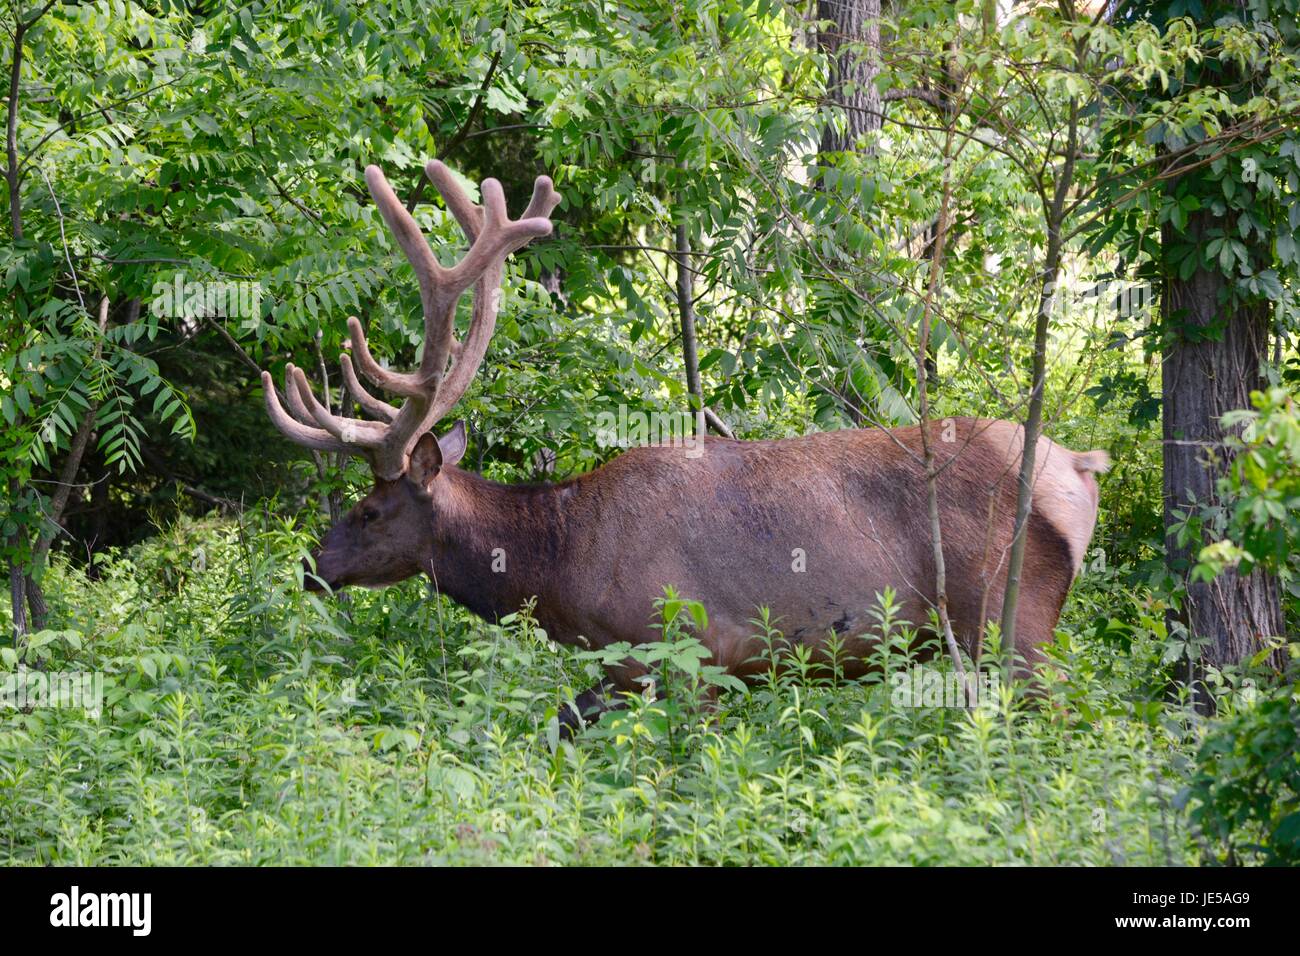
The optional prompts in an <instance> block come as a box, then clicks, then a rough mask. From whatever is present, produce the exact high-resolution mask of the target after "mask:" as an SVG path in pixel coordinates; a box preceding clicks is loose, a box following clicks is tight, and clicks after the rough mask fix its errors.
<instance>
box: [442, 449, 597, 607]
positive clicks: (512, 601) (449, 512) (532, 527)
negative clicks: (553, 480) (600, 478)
mask: <svg viewBox="0 0 1300 956" xmlns="http://www.w3.org/2000/svg"><path fill="white" fill-rule="evenodd" d="M436 483H437V485H438V487H437V489H436V494H435V499H434V506H433V508H434V513H433V515H432V521H433V538H434V544H433V554H432V555H430V566H431V568H432V576H433V578H434V583H435V585H436V587H437V588H438V590H439V591H440V592H441V593H443V594H446V595H447V596H448V597H450V598H451V599H452V600H454V601H456V602H457V603H458V604H461V605H463V606H464V607H466V608H468V609H469V610H471V611H473V612H474V613H475V614H477V615H479V616H480V617H482V618H484V619H485V620H489V621H493V620H497V619H499V618H502V617H504V616H505V615H507V614H511V613H513V612H515V611H518V610H519V608H520V607H521V606H522V605H523V604H524V603H525V602H527V601H528V599H529V598H531V597H534V596H535V597H537V599H538V618H539V621H540V622H541V623H542V625H543V626H546V617H547V609H548V608H549V607H552V606H556V605H555V604H554V603H553V601H554V599H555V596H556V595H559V594H563V592H564V588H565V586H566V585H565V565H564V556H565V553H566V551H567V549H568V544H569V541H568V534H567V531H566V522H565V516H564V511H563V502H564V500H565V499H566V498H567V497H569V496H570V495H571V494H572V490H573V486H574V482H565V483H563V484H558V485H502V484H497V483H496V482H493V481H489V480H487V479H486V478H482V477H480V476H478V475H475V474H473V473H471V472H467V471H461V470H460V469H459V468H447V469H445V470H444V472H443V473H442V474H441V475H439V477H438V478H437V482H436ZM497 549H500V550H497ZM494 552H495V553H494ZM503 561H504V570H494V565H495V567H496V568H500V567H501V565H502V562H503Z"/></svg>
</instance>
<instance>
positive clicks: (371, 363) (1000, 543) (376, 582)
mask: <svg viewBox="0 0 1300 956" xmlns="http://www.w3.org/2000/svg"><path fill="white" fill-rule="evenodd" d="M426 173H427V174H428V176H429V178H430V180H432V182H433V184H434V186H435V187H436V188H437V189H438V191H439V192H440V193H441V194H442V197H443V200H444V201H445V203H446V205H447V208H448V209H449V210H450V212H451V214H452V215H453V216H455V218H456V220H457V222H458V223H459V224H460V227H461V229H462V230H463V231H464V233H465V236H466V238H467V239H468V241H469V251H468V252H467V253H466V254H465V256H464V258H463V259H461V260H460V262H458V263H457V264H456V265H455V266H452V267H451V268H445V267H443V266H441V265H440V264H439V263H438V262H437V260H436V259H435V258H434V255H433V253H432V252H431V251H430V248H429V245H428V243H427V242H426V240H425V238H424V236H423V234H422V233H421V231H420V229H419V227H418V226H417V225H416V223H415V221H414V220H413V219H412V218H411V215H410V214H409V213H408V212H407V210H406V208H405V207H404V206H403V205H402V203H401V202H400V201H399V200H398V199H397V197H396V196H395V195H394V193H393V190H392V189H391V188H390V186H389V185H388V182H387V180H386V179H385V178H384V175H383V173H382V172H381V171H380V170H379V169H378V168H377V167H374V166H371V167H369V168H367V169H366V174H365V175H366V182H367V184H368V185H369V188H370V192H371V195H372V196H373V197H374V200H375V203H376V204H377V206H378V208H379V212H380V214H381V215H382V216H383V219H384V221H385V223H386V224H387V226H388V228H389V229H390V230H391V232H392V234H393V235H394V237H395V238H396V240H397V243H398V245H400V247H401V248H402V251H403V252H404V253H405V255H406V258H407V259H408V260H409V261H410V263H411V266H412V268H413V269H414V270H415V275H416V278H417V279H418V281H419V287H420V298H421V302H422V304H423V311H424V351H423V355H422V357H421V360H420V364H419V368H418V369H417V370H416V371H415V372H411V373H401V372H396V371H391V370H389V369H387V368H384V367H383V366H381V365H380V364H379V363H378V362H377V361H375V359H374V358H373V357H372V356H371V354H370V350H369V348H368V346H367V344H366V337H365V333H364V331H363V329H362V327H361V324H360V322H358V320H357V319H356V318H355V317H354V318H350V319H348V330H349V338H350V346H351V348H350V352H351V355H348V354H346V353H345V354H343V355H342V356H341V359H340V361H341V363H342V371H343V379H344V381H345V382H346V384H347V387H348V389H349V391H350V393H351V395H352V396H353V397H354V398H355V400H356V401H357V402H358V403H359V405H360V406H361V408H362V409H363V410H364V411H365V412H366V413H367V414H368V415H369V416H370V417H369V419H367V420H361V419H353V418H341V417H338V416H336V415H334V414H333V413H332V412H331V411H330V409H329V408H328V407H326V406H325V405H324V404H322V403H321V402H320V401H318V400H317V398H316V396H315V395H314V394H313V392H312V389H311V386H310V385H309V384H308V382H307V378H306V376H305V375H304V374H303V372H302V370H301V369H299V368H295V367H294V366H293V365H290V366H288V368H287V369H286V376H285V389H284V395H285V399H286V404H287V405H288V410H287V411H286V409H285V408H284V407H283V405H282V404H281V402H280V401H279V399H278V397H277V394H276V389H275V387H274V385H273V383H272V380H271V376H270V374H269V373H267V372H263V373H262V385H263V389H264V392H265V397H266V407H267V411H268V413H269V415H270V417H271V420H272V422H274V424H275V426H276V427H277V428H278V429H279V430H280V431H281V432H283V433H284V434H285V435H286V436H287V437H288V438H290V439H291V440H293V441H295V442H297V443H298V444H300V445H304V446H306V447H308V448H312V449H317V450H321V451H341V452H350V453H355V454H358V455H362V456H364V457H365V458H367V459H368V461H369V463H370V466H371V469H372V471H373V473H374V479H375V484H374V488H373V490H371V491H370V492H369V494H367V495H366V496H365V497H364V498H363V499H361V501H360V502H359V503H358V504H357V505H356V506H355V507H353V508H352V509H351V511H349V512H348V513H347V515H345V516H344V517H343V518H342V519H341V520H340V521H339V522H338V524H336V525H335V526H334V527H333V528H332V529H331V530H330V531H329V532H328V533H327V534H326V535H325V537H324V539H323V540H322V541H321V543H320V546H319V548H318V549H317V550H316V552H315V554H314V564H315V569H314V570H315V574H314V576H308V577H307V578H306V580H307V586H308V587H312V588H319V587H321V586H322V584H323V585H325V586H328V587H329V588H331V589H337V588H341V587H343V586H346V585H351V584H359V585H365V586H368V587H383V586H385V585H389V584H395V583H397V582H399V581H402V580H405V579H406V578H409V577H412V576H414V575H417V574H427V575H429V576H430V578H431V579H432V581H433V584H434V586H435V588H436V589H437V590H438V591H439V592H440V593H442V594H445V595H447V596H449V597H450V598H452V599H453V600H455V601H457V602H459V603H460V604H462V605H463V606H465V607H466V608H468V609H469V610H470V611H472V612H474V613H475V614H478V615H480V616H482V617H484V618H487V619H494V618H499V617H502V616H504V615H506V614H508V613H511V612H513V611H516V610H518V608H519V607H520V606H521V605H523V604H524V603H526V602H527V601H528V600H530V599H532V598H535V599H536V602H537V603H536V613H537V616H538V620H539V622H540V623H541V625H542V626H543V627H545V628H546V631H547V633H548V634H549V635H550V636H551V637H552V638H553V639H554V640H556V641H559V642H562V643H568V644H579V643H581V644H586V645H589V646H595V647H604V646H607V645H609V644H611V643H614V642H619V641H627V642H631V643H633V644H637V643H643V642H647V641H652V640H655V639H656V637H657V636H658V631H656V630H655V629H653V628H652V626H651V625H652V607H653V603H654V601H655V599H656V598H657V597H660V596H661V595H662V593H663V590H662V589H663V587H664V586H665V585H670V586H672V587H673V588H674V589H676V591H677V592H678V593H680V594H683V595H686V596H689V597H693V598H696V599H699V600H701V601H702V602H703V603H704V604H705V605H706V606H707V608H708V611H709V623H708V627H707V629H706V631H705V633H703V634H702V635H701V639H702V640H703V642H704V644H705V645H706V646H707V648H708V649H709V651H710V652H711V653H712V655H713V659H714V662H715V663H717V664H719V665H721V666H722V667H724V668H725V669H726V670H727V671H728V672H729V673H731V674H734V675H736V676H738V677H740V678H742V679H745V678H748V677H752V676H753V675H755V674H756V673H758V672H759V671H760V670H762V669H763V667H764V665H763V664H762V663H760V662H759V661H758V660H757V654H758V651H759V648H760V639H759V638H758V637H756V636H755V633H754V632H755V627H754V626H753V624H752V623H751V621H752V620H753V619H754V617H755V615H756V609H757V608H758V607H759V606H760V605H762V606H766V607H768V608H769V609H770V612H771V618H772V620H774V621H776V622H777V625H778V627H779V628H780V629H781V630H782V632H783V633H784V634H785V636H786V638H787V639H788V640H789V641H791V642H793V643H798V644H803V645H805V646H807V647H809V649H810V650H812V651H813V652H814V654H816V653H818V652H824V650H825V647H826V644H827V642H828V637H829V636H830V635H838V636H839V640H840V642H841V644H842V647H843V651H844V652H845V653H846V654H847V660H848V664H847V667H846V670H845V673H846V676H848V677H850V678H851V677H853V676H855V675H856V674H859V673H861V672H862V670H863V669H864V668H863V665H862V664H861V663H860V662H861V661H862V660H863V659H864V658H865V657H867V655H868V652H869V651H870V648H871V645H872V641H873V638H872V624H873V618H872V617H871V614H870V612H871V610H872V608H873V606H874V605H875V603H876V600H877V594H878V593H879V592H883V591H884V590H885V588H886V587H892V588H893V589H895V591H896V592H897V593H898V595H899V598H900V603H901V604H902V607H903V613H904V614H905V616H907V618H908V619H909V620H911V621H913V622H918V623H919V622H924V621H925V620H926V619H927V617H928V611H929V609H930V608H931V607H932V606H933V605H934V602H935V574H934V559H933V553H932V548H931V544H930V529H929V523H928V514H927V498H926V495H927V490H926V483H925V478H924V476H925V471H924V467H923V465H922V446H921V436H920V431H919V429H918V428H916V427H912V428H899V429H893V430H886V429H870V430H845V431H835V432H826V433H821V434H813V435H808V436H805V437H802V438H789V439H783V440H780V441H732V440H726V439H720V438H713V437H709V438H706V439H701V440H702V441H703V445H702V446H701V447H702V452H703V453H699V452H700V449H699V448H697V449H695V452H696V453H695V454H690V455H687V454H683V452H682V450H681V449H680V448H674V447H665V446H655V447H640V448H635V449H632V450H629V451H627V452H625V453H624V454H622V455H621V456H619V457H617V458H615V459H614V460H612V461H610V462H609V463H608V464H606V465H604V466H603V467H600V468H598V469H596V470H595V471H593V472H590V473H589V474H585V475H581V476H579V477H576V478H572V479H570V480H568V481H563V482H560V483H558V484H546V485H523V486H517V485H503V484H497V483H495V482H492V481H488V480H486V479H484V478H481V477H479V476H478V475H475V474H473V473H471V472H469V471H464V470H462V469H461V468H459V467H457V466H458V463H459V462H460V460H461V458H462V456H463V455H464V453H465V446H466V436H465V426H464V422H457V423H456V424H455V425H454V426H453V427H452V428H451V429H450V430H449V431H447V432H446V434H444V435H443V436H442V437H441V438H438V437H436V436H435V435H434V434H433V432H432V431H431V429H432V428H433V426H434V425H435V424H436V423H437V422H438V421H439V420H440V419H442V418H443V417H444V416H445V415H446V414H447V413H448V412H449V411H450V410H451V409H452V407H453V406H454V405H455V404H456V402H457V401H458V400H459V399H460V397H461V396H462V395H463V394H464V392H465V389H466V388H467V387H468V385H469V384H470V382H471V380H472V378H473V376H474V374H475V373H476V371H477V370H478V367H479V365H480V364H481V363H482V361H483V356H484V353H485V351H486V349H487V345H488V341H489V339H490V338H491V336H492V331H493V328H494V326H495V323H496V315H497V310H498V307H499V304H500V295H501V291H500V285H501V279H502V273H503V269H504V263H505V259H506V257H507V256H509V255H510V254H511V253H512V252H514V251H516V250H518V249H520V248H522V247H523V246H525V245H526V244H527V243H528V242H529V241H531V240H532V239H535V238H538V237H540V236H545V235H547V234H548V233H550V231H551V222H550V219H549V216H550V214H551V211H552V210H553V209H554V208H555V206H556V204H557V203H559V201H560V197H559V195H558V194H557V193H556V192H555V190H554V188H553V186H552V184H551V181H550V180H549V179H548V178H546V177H544V176H543V177H539V178H538V179H537V182H536V185H535V187H534V190H533V196H532V201H531V202H530V203H529V205H528V208H527V210H525V212H524V214H523V216H522V218H520V219H518V220H511V219H509V218H508V217H507V214H506V206H505V199H504V196H503V193H502V189H501V184H500V183H499V182H497V181H496V180H494V179H487V180H485V181H484V182H483V186H482V198H483V205H482V206H478V205H475V204H474V203H473V202H471V201H470V199H469V198H468V196H467V195H466V194H465V192H464V191H463V190H462V188H461V187H460V186H459V184H458V183H457V182H456V180H455V179H453V178H452V176H451V174H450V172H449V171H448V169H447V168H446V167H445V166H443V165H442V164H441V163H438V162H431V163H429V164H428V165H427V167H426ZM471 287H472V288H473V290H474V293H473V308H472V311H471V318H470V323H469V328H468V331H467V333H466V335H465V337H464V339H463V340H457V338H456V336H455V334H454V333H455V314H456V308H457V302H458V300H459V299H460V298H461V296H462V294H463V293H465V292H466V291H468V290H469V289H470V288H471ZM354 362H355V363H356V365H357V366H359V367H360V371H361V373H362V375H364V376H365V378H367V379H368V380H369V381H370V382H371V383H373V384H374V385H375V386H377V387H378V388H379V389H382V390H383V391H385V392H388V393H390V394H392V395H394V396H398V397H400V398H401V399H402V400H403V401H402V404H401V406H400V407H396V406H394V405H391V404H389V403H388V402H385V401H383V400H381V399H379V398H376V397H375V396H374V395H372V394H371V393H370V392H368V391H367V390H366V389H365V388H364V387H363V386H362V384H361V382H360V381H359V380H358V378H357V374H356V371H355V369H354V367H353V363H354ZM930 427H931V428H932V429H933V431H932V432H931V436H930V437H931V443H932V446H933V447H934V448H935V449H936V456H937V465H938V468H939V478H938V483H937V488H938V497H939V508H940V516H941V522H942V527H943V533H944V542H945V554H946V564H947V580H948V606H949V614H950V619H951V621H952V623H953V627H954V630H955V631H956V633H957V634H958V635H959V636H960V637H961V638H962V639H963V640H965V641H967V645H968V648H969V644H970V642H971V641H972V640H973V639H974V637H975V635H977V634H979V633H980V631H981V622H982V621H983V620H986V619H996V618H997V617H998V616H999V615H1000V612H1001V596H1002V591H1003V587H1004V584H1005V578H1006V566H1005V565H1006V560H1005V558H1006V555H1007V552H1008V549H1009V546H1010V543H1011V538H1012V528H1013V523H1014V514H1015V508H1016V487H1017V483H1018V482H1017V477H1016V475H1017V471H1018V469H1019V466H1020V446H1021V444H1022V442H1023V438H1022V435H1023V432H1022V430H1021V428H1020V426H1018V425H1016V424H1014V423H1011V422H1006V421H991V420H981V419H948V420H945V421H944V422H934V423H931V425H930ZM1036 462H1037V465H1036V480H1035V483H1034V490H1033V496H1032V512H1031V517H1030V519H1029V524H1028V530H1027V539H1026V547H1025V560H1024V572H1023V577H1022V579H1023V581H1024V587H1023V588H1022V597H1021V600H1020V604H1019V608H1018V611H1017V617H1016V622H1017V624H1016V642H1017V651H1018V653H1019V654H1021V655H1022V656H1023V657H1024V658H1025V659H1026V660H1027V661H1028V662H1030V663H1031V664H1032V663H1033V662H1035V661H1037V660H1038V658H1039V651H1038V647H1039V646H1040V645H1041V644H1042V643H1043V642H1044V641H1046V640H1048V639H1049V638H1050V636H1051V633H1052V629H1053V627H1054V626H1055V625H1056V622H1057V619H1058V617H1059V615H1060V611H1061V605H1062V603H1063V602H1064V600H1065V596H1066V592H1067V591H1068V590H1069V587H1070V585H1071V583H1072V581H1073V578H1074V576H1075V575H1076V574H1077V573H1078V571H1079V568H1080V565H1081V563H1082V561H1083V556H1084V552H1085V549H1086V548H1087V545H1088V541H1089V538H1090V537H1091V535H1092V531H1093V526H1094V524H1095V523H1096V517H1097V494H1098V492H1097V484H1096V481H1095V479H1094V478H1093V473H1095V472H1101V471H1104V470H1105V468H1106V464H1107V460H1106V455H1105V453H1104V452H1086V453H1079V452H1073V451H1069V450H1068V449H1066V448H1063V447H1062V446H1060V445H1058V444H1056V443H1054V442H1052V441H1050V440H1049V439H1047V438H1041V439H1039V444H1038V448H1037V454H1036ZM501 558H504V568H503V567H502V565H501V561H500V559H501ZM854 662H858V663H854ZM641 676H642V674H640V673H638V672H637V669H636V668H635V667H634V666H632V665H631V664H628V665H626V666H622V667H618V668H613V669H611V671H610V672H609V673H608V674H607V676H606V679H605V680H604V681H603V682H602V684H601V685H600V686H598V687H596V688H593V689H592V690H590V691H588V692H586V693H585V694H583V695H582V696H581V697H580V698H579V700H578V706H579V709H580V711H581V712H582V713H583V714H584V715H589V714H590V713H592V712H593V711H597V710H599V709H601V708H603V707H604V706H607V702H606V698H605V694H606V693H607V692H608V691H610V690H617V691H638V690H639V689H640V685H639V682H638V679H639V678H640V677H641ZM566 718H567V719H569V720H573V719H574V715H573V714H566Z"/></svg>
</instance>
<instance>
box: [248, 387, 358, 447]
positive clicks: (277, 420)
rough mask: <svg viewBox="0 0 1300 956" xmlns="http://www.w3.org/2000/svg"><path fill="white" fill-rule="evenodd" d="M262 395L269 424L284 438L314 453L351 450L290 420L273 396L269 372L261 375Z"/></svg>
mask: <svg viewBox="0 0 1300 956" xmlns="http://www.w3.org/2000/svg"><path fill="white" fill-rule="evenodd" d="M262 394H263V396H264V397H265V398H266V414H267V415H268V416H269V417H270V419H271V424H273V425H274V426H275V427H276V428H278V429H279V430H280V432H281V434H283V435H284V437H285V438H288V439H289V440H290V441H292V442H295V443H297V444H299V445H303V446H304V447H307V448H312V449H315V450H316V451H352V450H353V449H350V448H349V447H348V446H347V445H345V444H344V443H343V442H341V441H339V440H338V439H337V438H335V437H334V436H333V435H331V434H329V432H326V431H322V430H321V429H319V428H312V427H310V426H308V425H304V424H302V423H301V422H299V421H296V420H294V419H293V418H291V417H290V416H289V414H288V413H287V412H286V411H285V410H284V407H283V406H282V405H281V404H280V399H279V397H278V396H277V395H276V394H275V382H274V381H272V379H271V373H270V372H263V373H262Z"/></svg>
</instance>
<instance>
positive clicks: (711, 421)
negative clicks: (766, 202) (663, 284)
mask: <svg viewBox="0 0 1300 956" xmlns="http://www.w3.org/2000/svg"><path fill="white" fill-rule="evenodd" d="M673 260H674V264H675V265H676V268H677V315H678V318H679V320H680V322H681V331H682V360H683V363H684V364H685V366H686V390H687V391H688V392H689V393H690V394H691V396H692V399H693V403H692V404H693V407H692V409H691V412H692V413H693V414H694V413H695V412H696V411H697V410H698V411H701V412H703V415H704V422H705V424H706V425H707V426H708V427H709V428H712V429H713V430H714V431H715V432H717V433H718V434H719V435H722V436H724V437H726V438H734V437H735V435H733V434H732V432H731V429H730V428H728V427H727V423H726V422H724V421H723V420H722V419H721V418H719V417H718V414H717V413H716V412H715V411H714V410H713V409H711V408H708V407H706V406H705V404H704V386H703V385H702V384H701V383H700V350H699V344H698V340H697V338H696V334H695V301H694V291H695V290H694V282H693V280H692V273H691V237H690V233H689V232H688V230H687V228H686V224H685V223H681V224H679V225H678V226H677V231H676V233H675V235H674V248H673Z"/></svg>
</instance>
